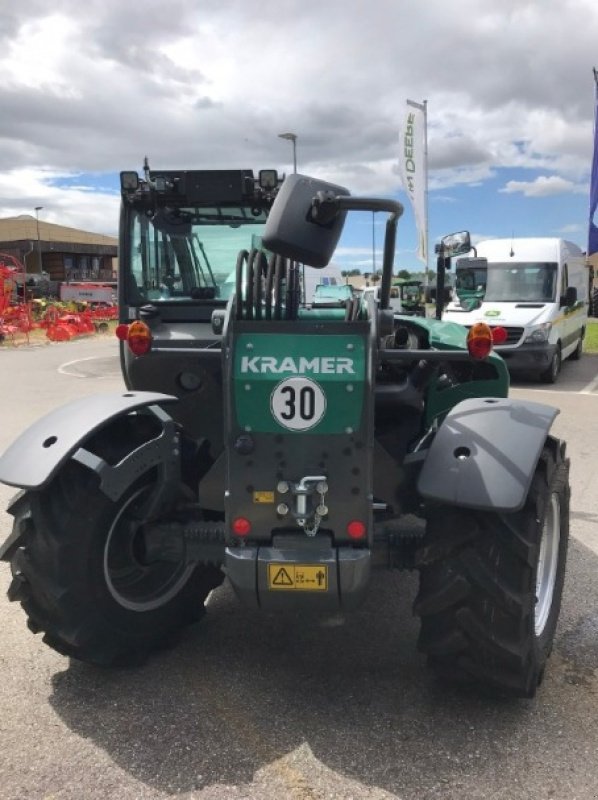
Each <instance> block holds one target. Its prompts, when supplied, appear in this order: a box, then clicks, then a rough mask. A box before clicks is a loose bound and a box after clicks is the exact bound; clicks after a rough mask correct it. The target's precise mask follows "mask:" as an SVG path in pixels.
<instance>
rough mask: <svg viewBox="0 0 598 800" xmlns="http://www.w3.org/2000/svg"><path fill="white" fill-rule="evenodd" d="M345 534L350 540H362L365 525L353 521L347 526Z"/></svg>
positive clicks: (356, 520) (355, 520)
mask: <svg viewBox="0 0 598 800" xmlns="http://www.w3.org/2000/svg"><path fill="white" fill-rule="evenodd" d="M347 533H348V534H349V536H350V537H351V539H363V537H364V536H365V525H364V524H363V522H360V521H359V520H358V519H354V520H353V521H352V522H350V523H349V524H348V525H347Z"/></svg>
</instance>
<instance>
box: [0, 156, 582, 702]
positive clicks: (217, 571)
mask: <svg viewBox="0 0 598 800" xmlns="http://www.w3.org/2000/svg"><path fill="white" fill-rule="evenodd" d="M121 194H122V205H121V224H120V251H119V255H120V267H119V268H120V275H119V293H120V296H119V305H120V315H121V316H120V325H119V327H118V329H117V334H118V336H119V338H120V340H121V342H120V348H121V364H122V370H123V376H124V380H125V384H126V389H124V390H123V391H122V392H120V393H116V394H106V395H99V396H95V397H90V398H83V399H80V400H77V401H75V402H73V403H70V404H68V405H67V406H65V407H64V408H61V409H58V410H56V411H53V412H52V413H50V414H49V415H48V416H46V417H44V418H43V419H41V420H39V421H38V422H37V423H35V424H34V425H33V426H32V427H31V428H29V429H28V430H26V431H25V432H24V433H23V434H22V435H21V436H20V437H19V438H18V439H17V440H16V442H15V443H14V444H13V445H11V447H9V449H8V450H7V451H6V452H5V453H4V455H3V456H2V458H1V459H0V480H1V481H2V482H4V483H7V484H10V485H13V486H16V487H19V488H20V489H22V491H20V492H19V494H17V495H16V497H15V499H14V500H13V501H12V503H11V505H10V507H9V509H8V510H9V513H10V514H12V516H13V517H14V525H13V530H12V533H11V534H10V536H9V537H8V539H7V541H6V542H5V543H4V545H3V546H2V547H1V549H0V557H1V558H2V559H4V560H6V561H8V562H9V563H10V565H11V570H12V575H13V579H12V583H11V585H10V588H9V597H10V599H11V600H14V601H18V602H20V603H21V605H22V607H23V609H24V611H25V613H26V615H27V617H28V625H29V627H30V628H31V630H32V631H34V632H42V633H43V637H44V641H45V642H46V643H47V644H48V645H50V646H51V647H53V648H55V649H56V650H57V651H58V652H60V653H63V654H65V655H68V656H72V657H74V658H78V659H81V660H83V661H87V662H91V663H94V664H100V665H114V664H122V663H128V662H131V661H133V662H137V661H139V660H140V659H141V658H143V657H144V656H145V655H146V654H147V653H149V652H150V651H151V650H152V649H154V648H157V647H161V646H162V645H163V644H164V642H166V641H170V640H171V639H172V636H173V634H175V633H176V632H177V631H178V630H180V629H181V628H183V627H184V626H185V625H188V624H189V623H192V622H195V621H197V620H198V619H199V618H200V617H201V615H202V614H203V613H204V603H205V601H206V598H207V597H208V595H209V593H210V592H211V591H212V590H213V589H215V588H216V587H218V586H219V585H220V584H221V582H222V580H223V578H224V576H225V575H226V577H227V580H228V581H229V583H230V584H231V586H232V587H233V589H234V591H235V592H236V594H237V596H238V598H239V600H240V602H241V603H242V604H243V605H245V606H250V607H259V608H262V609H266V610H269V611H271V612H274V613H280V614H282V613H285V612H286V611H293V612H296V611H302V610H306V611H307V610H309V611H311V612H314V613H321V614H323V615H325V614H329V613H331V612H336V611H338V610H339V609H340V610H347V611H348V610H351V609H353V608H356V607H357V606H359V605H360V604H361V603H362V602H363V600H364V598H365V596H366V594H367V591H368V587H369V586H370V584H371V582H372V579H373V573H374V572H375V570H377V569H381V568H386V569H399V570H400V569H417V570H418V571H419V574H420V587H419V593H418V595H417V599H416V600H415V608H414V611H415V613H416V614H417V615H419V617H420V618H421V632H420V637H419V648H420V649H421V651H422V652H423V653H425V655H426V656H427V660H428V662H429V664H430V665H431V667H432V668H433V669H434V670H435V671H436V673H437V674H438V675H439V676H440V677H442V678H446V679H450V680H453V679H456V680H459V681H463V680H468V681H474V682H477V683H480V684H482V685H484V686H487V687H491V688H493V689H496V690H497V691H498V692H500V693H502V694H511V695H516V696H524V697H531V696H533V695H534V693H535V691H536V687H537V686H538V684H539V682H540V680H541V678H542V675H543V673H544V668H545V665H546V662H547V659H548V656H549V654H550V650H551V646H552V640H553V636H554V632H555V627H556V623H557V618H558V615H559V608H560V602H561V593H562V587H563V579H564V570H565V560H566V550H567V540H568V529H569V480H568V473H569V465H568V461H567V459H566V457H565V445H564V443H563V442H561V441H559V440H558V439H556V438H555V437H554V436H553V435H551V433H550V428H551V425H552V422H553V420H554V418H555V416H556V414H557V410H556V409H553V408H551V407H549V406H545V405H541V404H539V403H531V402H525V401H521V400H514V399H509V398H508V380H509V379H508V372H507V369H506V367H505V364H504V362H503V361H502V359H501V358H500V357H498V356H497V355H495V354H493V352H492V333H491V331H490V329H489V328H488V327H487V326H486V325H484V324H478V325H476V326H473V328H472V329H471V330H470V331H469V332H467V331H466V330H465V329H464V328H462V327H461V326H459V325H456V324H453V323H444V322H441V321H438V320H434V319H426V318H423V317H415V316H414V317H406V316H403V317H397V316H395V315H394V314H393V312H392V310H391V309H390V308H389V297H390V291H391V281H392V273H393V259H394V253H395V238H396V229H397V222H398V219H399V217H400V215H401V213H402V207H401V205H400V204H399V203H398V202H395V201H393V200H388V199H379V198H371V197H354V196H351V195H350V194H349V192H348V191H347V190H346V189H344V188H342V187H339V186H335V185H332V184H329V183H325V182H323V181H319V180H315V179H312V178H309V177H306V176H302V175H291V176H289V177H288V178H287V179H286V180H285V181H284V183H282V185H281V183H280V181H279V180H278V176H277V175H276V173H275V172H274V171H272V170H263V171H262V172H260V173H259V176H258V177H257V178H256V177H255V176H254V174H253V173H252V171H251V170H226V171H169V170H163V171H153V170H150V169H149V167H148V166H147V164H146V166H145V170H144V176H143V178H140V176H139V175H138V174H137V173H136V172H125V173H122V174H121ZM353 210H360V211H364V210H365V211H370V212H372V211H376V212H385V213H386V214H387V222H386V233H385V243H384V262H383V270H382V278H381V284H380V291H379V299H378V300H376V298H375V297H374V296H373V295H371V294H370V295H369V296H362V297H353V296H347V297H346V298H344V300H343V301H342V302H339V300H338V298H335V301H334V302H331V303H323V304H321V305H320V306H318V305H317V304H315V305H313V306H311V305H309V306H308V305H305V304H303V303H302V301H301V291H300V271H301V267H302V265H309V266H312V267H315V268H322V267H324V266H325V265H327V264H328V263H329V261H330V259H331V257H332V254H333V252H334V249H335V247H336V244H337V242H338V240H339V237H340V235H341V231H342V228H343V224H344V221H345V217H346V215H347V214H348V213H351V212H352V211H353ZM469 245H470V243H469V236H468V235H463V236H458V237H455V236H452V237H446V238H445V239H443V241H442V243H441V255H442V258H443V259H444V262H445V263H449V262H450V259H451V258H452V257H453V256H455V255H458V254H459V253H463V252H467V251H468V250H469ZM231 270H232V273H231ZM231 274H232V277H231ZM379 613H381V614H382V613H384V609H379ZM256 646H257V645H256Z"/></svg>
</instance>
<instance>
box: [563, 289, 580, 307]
mask: <svg viewBox="0 0 598 800" xmlns="http://www.w3.org/2000/svg"><path fill="white" fill-rule="evenodd" d="M575 303H577V289H576V287H575V286H567V289H566V291H565V294H564V295H563V296H562V297H561V306H565V307H566V308H571V306H574V305H575Z"/></svg>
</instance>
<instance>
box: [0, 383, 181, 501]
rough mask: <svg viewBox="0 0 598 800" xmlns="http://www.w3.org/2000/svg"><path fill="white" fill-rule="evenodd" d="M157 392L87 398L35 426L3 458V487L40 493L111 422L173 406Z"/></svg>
mask: <svg viewBox="0 0 598 800" xmlns="http://www.w3.org/2000/svg"><path fill="white" fill-rule="evenodd" d="M175 400H177V398H176V397H173V396H172V395H167V394H159V393H157V392H124V393H119V394H103V395H102V394H100V395H94V396H92V397H84V398H82V399H80V400H75V401H73V402H72V403H67V405H65V406H61V407H60V408H57V409H56V410H55V411H51V412H50V413H49V414H46V416H44V417H42V418H41V419H39V420H37V422H34V423H33V425H31V427H29V428H27V430H26V431H25V432H24V433H22V434H21V436H19V438H18V439H16V440H15V441H14V442H13V443H12V444H11V445H10V447H9V448H8V449H7V450H6V451H5V452H4V454H3V455H2V456H1V457H0V483H6V484H8V485H9V486H17V487H20V488H22V489H39V488H41V487H42V486H44V485H45V484H46V483H48V481H50V480H51V478H52V477H53V476H54V475H55V473H56V471H57V470H58V468H59V467H60V466H61V465H62V464H63V463H64V462H65V461H66V460H67V459H68V458H70V457H71V455H72V454H73V453H74V452H75V451H76V450H77V449H78V448H79V446H80V445H81V443H82V441H83V440H85V439H88V438H89V436H90V435H91V434H92V433H94V432H95V431H97V430H98V429H99V428H101V427H102V426H103V425H105V424H106V423H107V422H109V421H110V420H111V419H114V418H115V417H118V416H120V415H121V414H128V413H130V412H131V411H135V410H137V409H140V408H144V407H146V406H152V405H157V404H159V403H166V402H173V401H175Z"/></svg>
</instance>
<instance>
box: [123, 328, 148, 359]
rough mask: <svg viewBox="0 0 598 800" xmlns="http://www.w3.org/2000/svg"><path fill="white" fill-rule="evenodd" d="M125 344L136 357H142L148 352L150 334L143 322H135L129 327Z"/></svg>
mask: <svg viewBox="0 0 598 800" xmlns="http://www.w3.org/2000/svg"><path fill="white" fill-rule="evenodd" d="M127 344H128V345H129V348H130V350H131V352H132V353H133V354H134V355H136V356H143V355H145V354H146V353H148V352H149V350H150V348H151V346H152V333H151V331H150V329H149V328H148V326H147V325H146V324H145V322H140V320H136V321H135V322H132V323H131V324H130V325H129V332H128V334H127Z"/></svg>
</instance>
